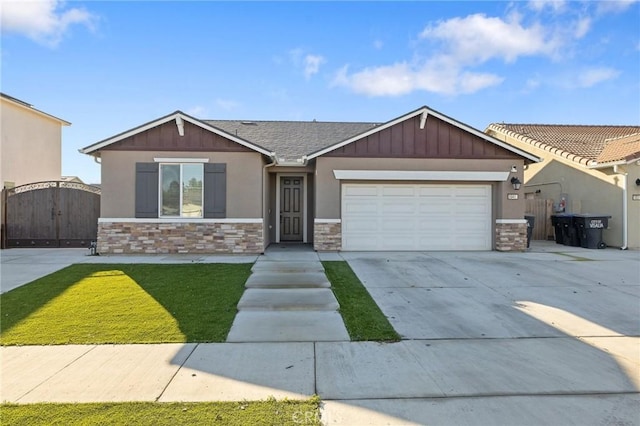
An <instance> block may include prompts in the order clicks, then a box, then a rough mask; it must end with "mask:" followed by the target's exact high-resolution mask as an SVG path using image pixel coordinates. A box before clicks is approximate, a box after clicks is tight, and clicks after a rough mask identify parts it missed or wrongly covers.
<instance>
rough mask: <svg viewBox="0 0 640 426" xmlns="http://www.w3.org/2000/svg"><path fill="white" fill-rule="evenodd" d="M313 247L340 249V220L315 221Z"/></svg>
mask: <svg viewBox="0 0 640 426" xmlns="http://www.w3.org/2000/svg"><path fill="white" fill-rule="evenodd" d="M313 249H314V250H316V251H338V250H342V224H341V223H340V222H338V223H335V222H332V223H327V222H315V223H314V224H313Z"/></svg>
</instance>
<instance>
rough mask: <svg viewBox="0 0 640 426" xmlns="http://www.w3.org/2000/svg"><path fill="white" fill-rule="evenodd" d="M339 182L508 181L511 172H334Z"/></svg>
mask: <svg viewBox="0 0 640 426" xmlns="http://www.w3.org/2000/svg"><path fill="white" fill-rule="evenodd" d="M333 175H334V176H335V178H336V179H338V180H403V181H410V180H413V181H421V180H423V181H427V180H431V181H440V182H442V181H466V182H477V181H481V182H500V181H506V180H507V178H508V177H509V172H462V171H424V170H416V171H407V170H334V171H333Z"/></svg>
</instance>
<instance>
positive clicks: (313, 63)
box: [304, 55, 326, 80]
mask: <svg viewBox="0 0 640 426" xmlns="http://www.w3.org/2000/svg"><path fill="white" fill-rule="evenodd" d="M325 62H326V60H325V59H324V57H322V56H320V55H307V56H305V57H304V77H305V78H306V79H307V80H308V79H310V78H311V76H312V75H314V74H317V73H318V71H320V65H322V64H324V63H325Z"/></svg>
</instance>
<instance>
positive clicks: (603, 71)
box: [577, 67, 620, 88]
mask: <svg viewBox="0 0 640 426" xmlns="http://www.w3.org/2000/svg"><path fill="white" fill-rule="evenodd" d="M619 75H620V71H618V70H616V69H614V68H607V67H602V68H591V69H587V70H584V71H582V72H581V73H580V74H578V79H577V84H578V86H579V87H584V88H587V87H592V86H595V85H596V84H599V83H602V82H604V81H607V80H613V79H615V78H617V77H618V76H619Z"/></svg>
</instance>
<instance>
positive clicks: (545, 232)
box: [525, 199, 554, 240]
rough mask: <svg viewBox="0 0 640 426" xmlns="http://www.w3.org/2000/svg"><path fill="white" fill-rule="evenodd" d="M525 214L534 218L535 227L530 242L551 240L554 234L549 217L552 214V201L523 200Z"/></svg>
mask: <svg viewBox="0 0 640 426" xmlns="http://www.w3.org/2000/svg"><path fill="white" fill-rule="evenodd" d="M525 201H526V207H525V212H526V214H530V215H533V216H535V218H536V219H535V225H534V227H533V233H532V235H531V239H532V240H553V239H554V232H553V226H552V225H551V215H552V214H553V200H541V199H534V200H525Z"/></svg>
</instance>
